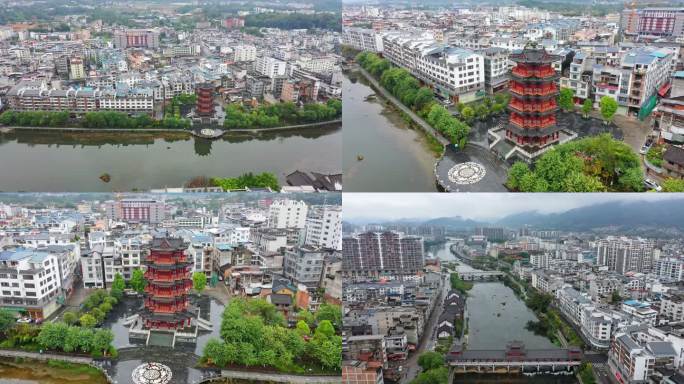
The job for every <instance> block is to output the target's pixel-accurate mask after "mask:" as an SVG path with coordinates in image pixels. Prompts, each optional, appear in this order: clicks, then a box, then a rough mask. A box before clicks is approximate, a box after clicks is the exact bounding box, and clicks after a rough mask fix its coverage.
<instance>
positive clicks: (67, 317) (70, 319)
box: [62, 311, 78, 325]
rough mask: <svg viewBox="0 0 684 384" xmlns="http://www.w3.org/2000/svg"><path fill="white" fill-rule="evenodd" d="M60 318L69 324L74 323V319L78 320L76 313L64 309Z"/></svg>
mask: <svg viewBox="0 0 684 384" xmlns="http://www.w3.org/2000/svg"><path fill="white" fill-rule="evenodd" d="M62 320H63V321H64V322H65V323H67V324H69V325H73V324H76V321H77V320H78V315H76V313H75V312H72V311H66V312H64V315H62Z"/></svg>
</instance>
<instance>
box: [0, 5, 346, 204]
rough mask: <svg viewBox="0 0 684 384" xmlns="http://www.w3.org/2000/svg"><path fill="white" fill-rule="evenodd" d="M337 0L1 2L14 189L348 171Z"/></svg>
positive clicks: (1, 82) (1, 109)
mask: <svg viewBox="0 0 684 384" xmlns="http://www.w3.org/2000/svg"><path fill="white" fill-rule="evenodd" d="M328 3H330V4H328ZM335 4H336V2H335V1H331V2H330V1H321V2H314V3H310V4H301V3H294V2H293V3H292V5H290V3H289V2H282V3H278V4H275V6H272V7H269V5H263V4H261V3H258V2H255V3H250V2H240V3H231V2H227V3H216V4H212V3H207V4H199V3H195V2H187V3H183V2H179V3H173V4H172V3H167V2H163V1H150V2H143V1H135V0H130V1H121V2H116V3H112V2H105V1H101V0H88V1H84V2H77V1H73V0H42V1H41V0H37V1H19V2H14V1H2V2H0V5H1V6H2V11H0V113H1V114H0V148H1V149H2V150H0V162H1V163H8V162H15V163H21V164H22V165H23V166H22V169H21V172H19V171H18V170H17V169H16V168H15V167H3V168H2V169H1V170H0V190H3V191H36V192H43V191H55V192H63V191H74V192H82V191H109V192H111V191H132V190H143V191H148V190H151V189H158V188H180V187H183V186H185V185H186V184H188V183H189V182H190V181H191V180H192V179H193V178H195V177H201V176H204V177H206V178H207V179H208V180H209V181H208V182H207V183H206V184H207V185H202V186H203V187H204V186H208V187H217V186H218V187H220V186H221V185H222V184H221V182H220V181H221V180H220V179H223V178H231V179H237V178H238V177H240V176H242V175H244V174H248V173H254V174H266V175H268V176H271V178H272V179H273V180H275V182H271V183H263V182H258V181H257V182H249V183H237V184H238V186H237V187H232V188H231V189H241V188H243V187H267V186H269V187H272V189H274V190H276V189H278V188H276V187H277V186H280V185H292V184H293V183H296V182H297V181H299V182H302V178H301V177H299V176H298V175H299V173H305V174H306V175H307V177H309V175H310V174H311V172H315V173H317V174H319V175H320V176H315V175H314V176H312V177H309V178H310V179H313V181H312V182H311V183H310V184H308V185H307V186H308V187H314V184H315V185H316V186H317V188H321V187H320V184H321V183H319V182H318V180H317V179H319V178H325V177H326V176H330V175H332V176H335V177H337V178H338V179H340V178H339V174H340V173H341V167H340V164H341V157H340V156H341V151H342V148H341V145H342V136H341V127H340V126H341V123H340V118H341V114H342V105H341V100H340V97H341V87H340V85H341V70H340V66H339V62H340V58H339V56H338V55H337V54H336V50H337V47H338V45H339V44H338V41H339V29H340V23H339V20H338V18H339V12H340V8H339V6H338V7H335V6H334V5H335ZM337 4H339V3H337ZM141 164H144V166H142V167H140V166H138V165H141ZM75 170H78V172H76V171H75ZM54 174H60V175H61V176H62V177H59V178H51V177H49V175H54ZM213 179H219V180H218V181H215V182H213V181H212V180H213ZM304 181H306V180H304ZM245 184H246V185H245ZM333 184H335V183H333ZM337 184H339V185H338V186H337V189H333V190H334V191H340V190H341V182H338V183H337ZM296 186H300V185H296Z"/></svg>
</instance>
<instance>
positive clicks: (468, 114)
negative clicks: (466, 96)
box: [461, 105, 475, 123]
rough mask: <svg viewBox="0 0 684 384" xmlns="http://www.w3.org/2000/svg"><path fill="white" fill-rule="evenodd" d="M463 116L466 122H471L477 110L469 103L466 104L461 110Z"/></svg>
mask: <svg viewBox="0 0 684 384" xmlns="http://www.w3.org/2000/svg"><path fill="white" fill-rule="evenodd" d="M461 117H462V118H463V120H464V121H465V122H466V123H471V122H472V121H473V119H474V118H475V110H473V108H472V107H471V106H469V105H466V106H465V107H463V109H462V110H461Z"/></svg>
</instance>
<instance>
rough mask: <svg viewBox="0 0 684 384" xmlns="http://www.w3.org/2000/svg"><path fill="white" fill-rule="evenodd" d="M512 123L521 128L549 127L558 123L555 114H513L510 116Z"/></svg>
mask: <svg viewBox="0 0 684 384" xmlns="http://www.w3.org/2000/svg"><path fill="white" fill-rule="evenodd" d="M509 121H510V123H511V124H514V125H516V126H518V127H520V128H523V129H527V128H547V127H550V126H553V125H555V124H556V118H555V116H548V117H543V118H537V119H535V118H532V119H530V118H527V119H526V118H523V117H522V116H520V115H516V114H513V115H511V118H510V120H509Z"/></svg>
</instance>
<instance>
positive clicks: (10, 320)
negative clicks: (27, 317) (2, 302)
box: [0, 308, 16, 335]
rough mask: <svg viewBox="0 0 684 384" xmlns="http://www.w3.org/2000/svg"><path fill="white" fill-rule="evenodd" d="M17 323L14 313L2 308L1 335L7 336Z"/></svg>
mask: <svg viewBox="0 0 684 384" xmlns="http://www.w3.org/2000/svg"><path fill="white" fill-rule="evenodd" d="M15 323H16V319H15V317H14V313H13V312H12V311H10V310H8V309H4V308H0V334H3V335H4V334H6V333H7V331H8V330H9V329H10V328H12V327H13V326H14V324H15Z"/></svg>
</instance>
